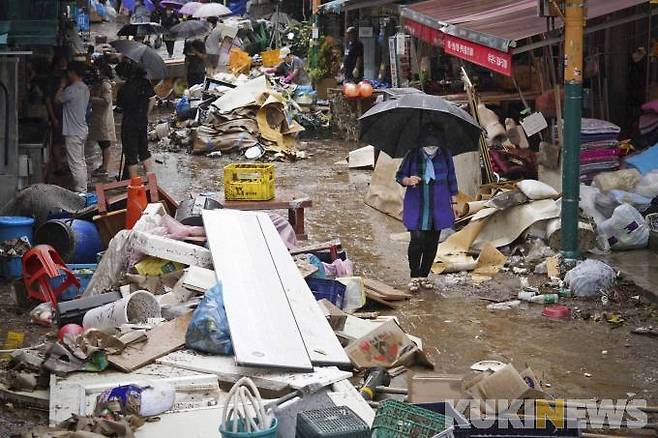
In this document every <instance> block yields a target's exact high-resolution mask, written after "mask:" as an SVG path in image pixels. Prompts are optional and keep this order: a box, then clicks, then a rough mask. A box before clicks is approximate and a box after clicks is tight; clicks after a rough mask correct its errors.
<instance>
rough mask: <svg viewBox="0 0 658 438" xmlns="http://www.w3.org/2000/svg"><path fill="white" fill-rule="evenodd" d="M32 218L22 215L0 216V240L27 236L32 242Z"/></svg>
mask: <svg viewBox="0 0 658 438" xmlns="http://www.w3.org/2000/svg"><path fill="white" fill-rule="evenodd" d="M33 226H34V219H32V218H31V217H24V216H0V242H4V241H5V240H9V239H16V238H18V237H23V236H27V238H28V240H29V241H30V243H32V227H33Z"/></svg>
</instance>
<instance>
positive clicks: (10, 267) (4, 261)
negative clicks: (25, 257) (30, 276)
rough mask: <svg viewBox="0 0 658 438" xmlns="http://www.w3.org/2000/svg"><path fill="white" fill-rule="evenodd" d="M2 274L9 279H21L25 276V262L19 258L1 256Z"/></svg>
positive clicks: (0, 266)
mask: <svg viewBox="0 0 658 438" xmlns="http://www.w3.org/2000/svg"><path fill="white" fill-rule="evenodd" d="M0 274H1V275H2V276H3V277H5V278H8V279H12V280H13V279H19V278H21V277H22V276H23V261H22V258H21V257H18V256H0Z"/></svg>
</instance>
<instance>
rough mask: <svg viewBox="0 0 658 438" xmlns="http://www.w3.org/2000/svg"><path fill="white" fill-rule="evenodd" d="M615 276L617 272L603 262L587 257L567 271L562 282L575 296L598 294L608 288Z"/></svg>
mask: <svg viewBox="0 0 658 438" xmlns="http://www.w3.org/2000/svg"><path fill="white" fill-rule="evenodd" d="M615 278H617V273H616V272H615V270H614V269H612V268H611V267H610V266H608V265H606V264H605V263H603V262H601V261H598V260H593V259H587V260H585V261H584V262H582V263H580V264H578V266H576V267H575V268H573V269H572V270H570V271H569V272H567V275H565V276H564V282H565V284H567V285H568V286H569V288H570V289H571V291H572V292H573V294H574V296H576V297H593V296H598V295H599V294H600V292H601V291H602V290H607V289H609V288H610V287H611V286H612V285H613V284H614V283H615Z"/></svg>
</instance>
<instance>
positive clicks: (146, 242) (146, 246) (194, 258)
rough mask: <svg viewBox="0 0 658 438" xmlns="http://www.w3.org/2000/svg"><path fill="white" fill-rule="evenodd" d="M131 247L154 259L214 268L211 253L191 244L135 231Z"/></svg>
mask: <svg viewBox="0 0 658 438" xmlns="http://www.w3.org/2000/svg"><path fill="white" fill-rule="evenodd" d="M131 247H132V248H134V249H135V250H138V251H140V252H142V253H143V254H146V255H150V256H153V257H159V258H161V259H165V260H171V261H173V262H179V263H182V264H184V265H188V266H199V267H202V268H212V258H211V256H210V251H208V250H207V249H206V248H203V247H201V246H198V245H192V244H191V243H185V242H180V241H178V240H173V239H169V238H166V237H162V236H156V235H154V234H149V233H144V232H142V231H137V230H133V232H132V235H131Z"/></svg>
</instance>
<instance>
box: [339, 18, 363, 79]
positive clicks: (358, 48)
mask: <svg viewBox="0 0 658 438" xmlns="http://www.w3.org/2000/svg"><path fill="white" fill-rule="evenodd" d="M345 41H346V42H345V56H344V57H343V66H342V70H343V74H344V75H345V82H360V81H361V80H362V79H363V43H362V42H361V41H359V35H358V32H357V30H356V27H353V26H352V27H349V28H348V29H347V31H346V32H345Z"/></svg>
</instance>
